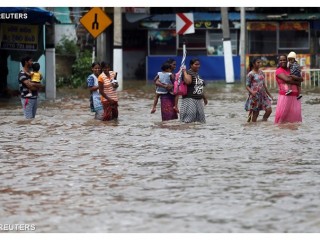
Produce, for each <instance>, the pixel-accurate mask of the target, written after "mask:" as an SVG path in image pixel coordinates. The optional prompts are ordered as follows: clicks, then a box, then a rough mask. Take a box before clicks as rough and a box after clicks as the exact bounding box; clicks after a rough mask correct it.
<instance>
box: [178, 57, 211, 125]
mask: <svg viewBox="0 0 320 240" xmlns="http://www.w3.org/2000/svg"><path fill="white" fill-rule="evenodd" d="M199 68H200V60H199V59H197V58H194V59H191V60H190V69H189V70H188V71H186V70H185V69H184V70H182V71H183V80H184V82H185V83H186V84H187V87H188V91H187V95H185V96H183V97H182V100H181V107H180V108H181V110H180V121H181V122H185V123H190V122H200V123H205V122H206V118H205V115H204V105H207V104H208V100H207V98H206V96H205V95H204V92H203V87H204V86H205V83H204V80H203V79H201V78H200V76H199Z"/></svg>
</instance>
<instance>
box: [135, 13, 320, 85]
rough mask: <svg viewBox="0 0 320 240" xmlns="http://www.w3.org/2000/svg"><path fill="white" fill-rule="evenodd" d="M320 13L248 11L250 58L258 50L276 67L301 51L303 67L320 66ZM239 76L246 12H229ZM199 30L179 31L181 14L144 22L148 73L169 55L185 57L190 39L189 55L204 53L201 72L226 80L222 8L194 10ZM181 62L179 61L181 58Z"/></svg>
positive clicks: (268, 64)
mask: <svg viewBox="0 0 320 240" xmlns="http://www.w3.org/2000/svg"><path fill="white" fill-rule="evenodd" d="M319 19H320V14H319V13H316V14H312V16H311V14H291V15H288V14H287V15H269V14H262V13H260V14H256V13H252V12H250V13H246V29H247V31H246V44H245V48H246V64H247V66H248V65H249V62H250V59H252V57H254V56H260V57H262V58H263V60H264V62H263V64H264V65H263V67H264V68H265V69H270V68H271V69H275V68H276V66H277V56H278V55H279V54H281V53H285V54H288V53H289V52H290V51H295V52H296V53H297V56H298V61H299V63H300V65H301V66H302V67H303V68H310V67H311V68H319V60H318V54H319V49H320V46H319V44H320V38H319V35H320V28H319V25H320V20H319ZM229 20H230V22H229V26H230V38H231V45H232V53H233V55H234V56H233V61H234V76H235V79H236V80H240V59H239V58H240V56H239V40H240V13H239V12H236V13H229ZM194 22H195V33H194V34H189V35H185V36H179V35H176V33H175V14H158V15H154V16H152V17H150V18H148V19H144V20H143V21H141V23H140V27H141V28H144V29H147V30H148V56H147V60H146V61H147V79H148V80H151V79H152V78H153V75H154V72H155V71H157V70H159V66H160V65H161V63H162V62H163V61H165V59H167V58H168V57H175V58H176V59H177V62H178V63H179V61H180V59H181V57H179V56H181V50H182V43H183V42H184V41H185V42H186V43H187V52H188V57H189V58H190V57H193V56H196V57H199V58H200V59H201V63H202V67H201V74H202V76H203V77H204V78H206V79H208V80H223V79H224V78H225V77H224V76H225V74H224V71H225V70H224V58H223V40H222V26H221V15H220V13H194ZM178 65H179V64H178Z"/></svg>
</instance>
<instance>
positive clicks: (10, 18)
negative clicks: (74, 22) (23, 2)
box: [0, 7, 59, 24]
mask: <svg viewBox="0 0 320 240" xmlns="http://www.w3.org/2000/svg"><path fill="white" fill-rule="evenodd" d="M57 22H59V21H58V20H57V19H56V18H55V16H54V14H53V13H52V12H50V11H47V10H44V9H42V8H37V7H0V23H20V24H24V23H26V24H52V23H57Z"/></svg>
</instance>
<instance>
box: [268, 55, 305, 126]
mask: <svg viewBox="0 0 320 240" xmlns="http://www.w3.org/2000/svg"><path fill="white" fill-rule="evenodd" d="M287 62H288V59H287V56H286V55H281V56H280V57H279V67H278V69H277V70H276V80H277V84H278V89H279V95H278V102H277V107H276V115H275V119H274V122H275V123H276V124H278V123H295V122H302V114H301V101H300V100H298V99H297V96H298V94H299V91H298V86H299V84H300V83H301V82H302V81H303V78H302V77H297V76H294V75H290V69H289V68H288V67H287ZM288 83H289V84H292V88H291V90H292V92H291V94H290V95H286V92H287V91H288Z"/></svg>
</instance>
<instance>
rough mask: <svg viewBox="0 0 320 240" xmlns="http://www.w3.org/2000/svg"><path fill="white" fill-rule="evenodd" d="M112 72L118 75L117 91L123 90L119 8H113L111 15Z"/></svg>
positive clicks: (120, 14) (120, 16)
mask: <svg viewBox="0 0 320 240" xmlns="http://www.w3.org/2000/svg"><path fill="white" fill-rule="evenodd" d="M113 19H114V20H113V23H114V24H113V70H114V71H116V72H117V73H118V75H117V80H118V83H119V87H118V89H117V90H118V91H122V90H123V79H122V13H121V7H115V8H114V15H113Z"/></svg>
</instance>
